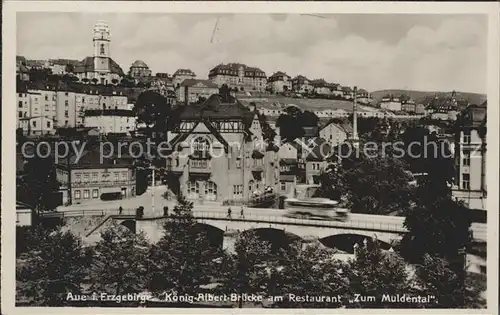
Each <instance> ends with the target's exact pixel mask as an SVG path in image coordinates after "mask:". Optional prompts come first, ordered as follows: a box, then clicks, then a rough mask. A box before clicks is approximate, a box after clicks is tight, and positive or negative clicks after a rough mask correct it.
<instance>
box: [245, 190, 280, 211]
mask: <svg viewBox="0 0 500 315" xmlns="http://www.w3.org/2000/svg"><path fill="white" fill-rule="evenodd" d="M276 199H277V194H276V193H275V192H274V190H273V189H272V187H266V189H264V191H262V192H261V191H258V190H256V191H254V192H252V194H251V196H250V199H249V200H248V206H249V207H251V208H271V207H273V206H274V204H275V203H276Z"/></svg>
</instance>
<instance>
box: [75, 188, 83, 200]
mask: <svg viewBox="0 0 500 315" xmlns="http://www.w3.org/2000/svg"><path fill="white" fill-rule="evenodd" d="M81 197H82V196H81V195H80V191H79V190H75V199H80V198H81Z"/></svg>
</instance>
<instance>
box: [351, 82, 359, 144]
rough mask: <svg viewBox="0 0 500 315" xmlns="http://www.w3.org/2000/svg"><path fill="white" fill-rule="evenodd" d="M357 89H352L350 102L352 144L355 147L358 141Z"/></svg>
mask: <svg viewBox="0 0 500 315" xmlns="http://www.w3.org/2000/svg"><path fill="white" fill-rule="evenodd" d="M357 98H358V87H357V86H355V87H354V97H353V102H352V142H353V143H354V144H355V145H357V143H358V141H359V139H358V104H357V103H358V99H357Z"/></svg>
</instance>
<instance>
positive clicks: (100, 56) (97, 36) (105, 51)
mask: <svg viewBox="0 0 500 315" xmlns="http://www.w3.org/2000/svg"><path fill="white" fill-rule="evenodd" d="M93 41H94V69H95V72H97V73H106V72H109V71H110V69H109V68H110V65H109V58H110V54H109V43H110V41H111V34H110V32H109V27H108V24H107V23H106V22H104V21H98V22H97V23H96V24H95V26H94V36H93Z"/></svg>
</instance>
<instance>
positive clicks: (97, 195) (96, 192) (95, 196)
mask: <svg viewBox="0 0 500 315" xmlns="http://www.w3.org/2000/svg"><path fill="white" fill-rule="evenodd" d="M92 198H99V189H92Z"/></svg>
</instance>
